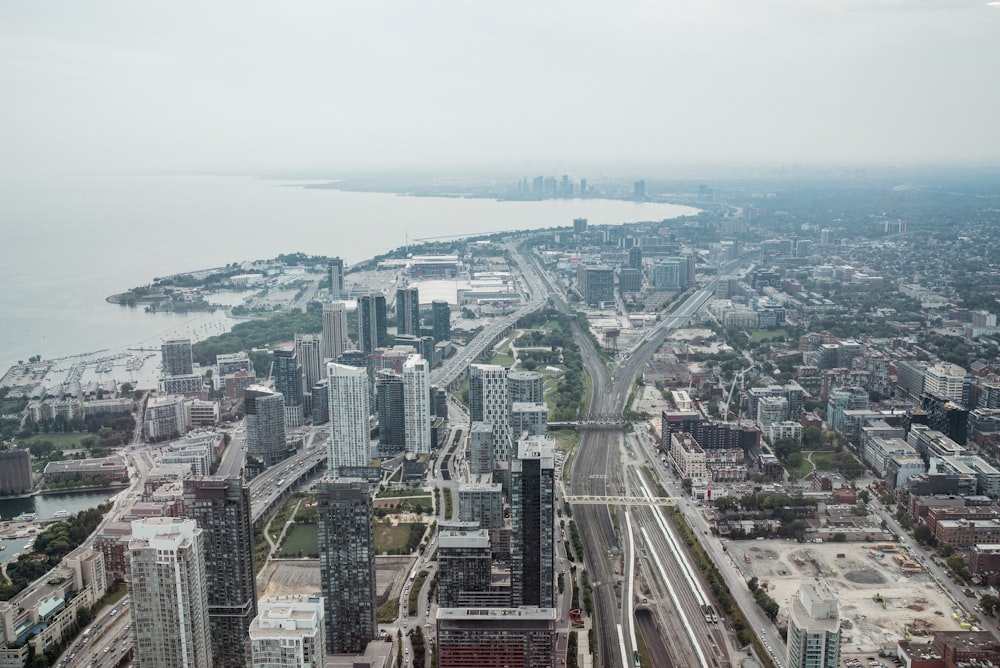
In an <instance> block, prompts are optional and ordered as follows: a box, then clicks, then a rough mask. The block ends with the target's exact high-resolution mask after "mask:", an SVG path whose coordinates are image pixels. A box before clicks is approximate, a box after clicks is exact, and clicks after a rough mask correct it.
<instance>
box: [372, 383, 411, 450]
mask: <svg viewBox="0 0 1000 668" xmlns="http://www.w3.org/2000/svg"><path fill="white" fill-rule="evenodd" d="M375 404H376V409H377V412H378V449H379V455H382V456H385V455H395V454H398V453H400V452H402V451H403V450H404V448H405V447H406V426H405V424H406V423H405V420H404V419H403V415H404V411H403V376H402V375H401V374H398V373H396V372H395V371H393V370H392V369H382V370H380V371H379V372H378V373H376V374H375Z"/></svg>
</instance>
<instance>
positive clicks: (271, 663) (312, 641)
mask: <svg viewBox="0 0 1000 668" xmlns="http://www.w3.org/2000/svg"><path fill="white" fill-rule="evenodd" d="M259 608H260V614H258V615H257V618H256V619H254V620H253V623H252V624H251V625H250V633H249V635H250V654H251V657H252V659H251V662H250V664H249V666H250V668H323V665H324V662H325V660H326V656H325V655H326V624H325V620H324V615H323V599H322V598H319V597H317V596H305V595H301V594H300V595H290V596H282V597H280V598H269V599H264V600H262V601H261V602H260V604H259Z"/></svg>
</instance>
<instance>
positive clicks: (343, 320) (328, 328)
mask: <svg viewBox="0 0 1000 668" xmlns="http://www.w3.org/2000/svg"><path fill="white" fill-rule="evenodd" d="M345 350H347V305H346V304H344V302H329V303H327V304H323V337H322V351H321V352H322V355H323V361H324V362H328V361H334V362H336V361H337V360H338V359H340V356H341V355H343V354H344V351H345Z"/></svg>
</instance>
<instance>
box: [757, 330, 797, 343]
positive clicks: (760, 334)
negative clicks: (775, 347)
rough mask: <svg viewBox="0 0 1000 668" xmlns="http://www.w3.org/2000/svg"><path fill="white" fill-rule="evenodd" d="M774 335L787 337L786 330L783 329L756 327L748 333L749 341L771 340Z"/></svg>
mask: <svg viewBox="0 0 1000 668" xmlns="http://www.w3.org/2000/svg"><path fill="white" fill-rule="evenodd" d="M776 336H784V337H786V338H787V337H788V332H786V331H785V330H783V329H758V330H755V331H753V332H751V333H750V340H751V341H763V340H764V339H768V340H771V339H773V338H774V337H776Z"/></svg>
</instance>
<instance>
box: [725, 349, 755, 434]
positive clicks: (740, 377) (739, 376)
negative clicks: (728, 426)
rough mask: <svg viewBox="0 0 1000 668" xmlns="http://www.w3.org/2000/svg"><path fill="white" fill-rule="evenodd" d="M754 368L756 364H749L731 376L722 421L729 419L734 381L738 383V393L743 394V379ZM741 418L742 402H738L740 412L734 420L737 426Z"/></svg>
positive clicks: (734, 386) (734, 387)
mask: <svg viewBox="0 0 1000 668" xmlns="http://www.w3.org/2000/svg"><path fill="white" fill-rule="evenodd" d="M756 367H757V364H756V363H754V364H751V365H750V366H748V367H747V368H745V369H743V370H742V371H740V372H738V373H736V374H735V375H734V376H733V384H732V385H730V386H729V395H728V396H726V412H725V414H724V419H726V420H728V419H729V404H730V402H732V400H733V390H735V389H736V381H737V380H738V381H740V393H741V394H742V392H743V377H744V376H745V375H746V374H747V372H748V371H750V370H751V369H754V368H756ZM742 417H743V401H742V400H740V411H739V415H738V416H737V418H736V422H737V424H739V422H740V418H742Z"/></svg>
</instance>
